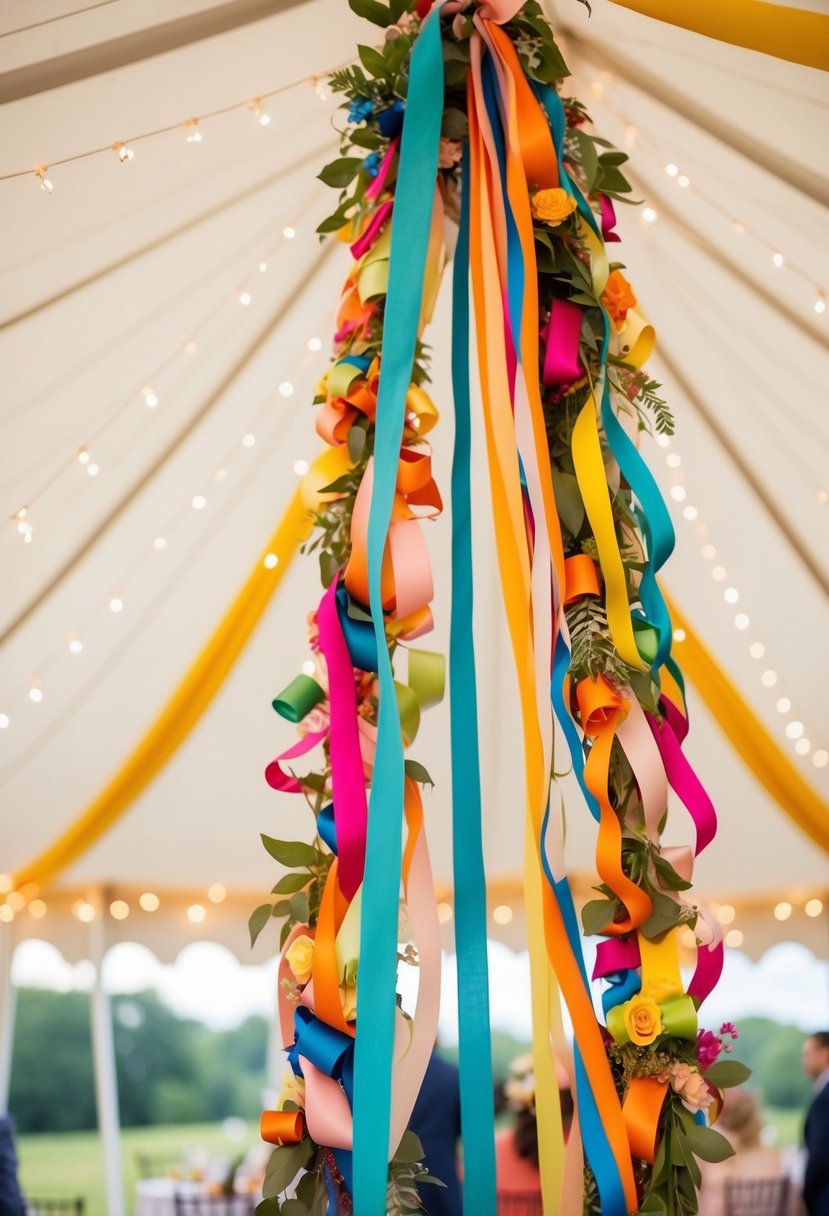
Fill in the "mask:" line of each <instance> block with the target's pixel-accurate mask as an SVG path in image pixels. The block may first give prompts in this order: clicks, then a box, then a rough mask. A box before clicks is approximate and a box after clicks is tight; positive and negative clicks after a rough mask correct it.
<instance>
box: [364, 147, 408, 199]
mask: <svg viewBox="0 0 829 1216" xmlns="http://www.w3.org/2000/svg"><path fill="white" fill-rule="evenodd" d="M399 142H400V140H399V139H393V140H392V141H391V143H390V144H389V146H388V148H387V150H386V155H385V156H384V157H383V160H382V162H381V164H380V168H379V169H378V170H377V176H376V177H375V178H374V180H373V181H372V182H371V184H370V185H369V186H368V187H367V189H366V192H365V195H364V197H365V198H367V199H368V200H369V201H372V200H373V199H375V198H379V197H380V194H381V193H382V190H383V187H384V186H385V184H386V178H387V177H388V175H389V171H390V170H391V167H392V163H393V161H394V154H395V152H396V151H397V145H398V143H399Z"/></svg>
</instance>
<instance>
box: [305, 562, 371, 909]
mask: <svg viewBox="0 0 829 1216" xmlns="http://www.w3.org/2000/svg"><path fill="white" fill-rule="evenodd" d="M336 594H337V579H334V580H333V581H332V583H331V586H330V587H329V588H328V590H327V591H326V592H325V594H324V595H323V597H322V599H321V600H320V606H319V612H318V613H317V622H318V624H319V631H320V632H319V641H320V650H321V651H322V653H323V655H324V656H325V662H326V666H327V668H328V697H329V701H330V705H331V725H330V727H329V736H328V741H329V747H330V749H331V788H332V792H333V796H334V823H335V826H336V832H337V855H338V857H339V868H338V877H339V883H340V889H341V891H342V893H343V895H344V896H345V897H346V899H348V900H351V899H353V898H354V894H355V892H356V890H357V888H358V887H359V885H360V883H361V882H362V881H363V866H364V864H365V852H366V822H367V818H368V810H367V805H366V783H365V777H364V775H363V759H362V754H361V751H360V731H359V727H358V718H357V694H356V691H355V688H354V665H353V663H352V662H351V655H350V654H349V651H348V647H347V645H346V642H345V637H344V636H343V630H342V625H341V624H340V617H339V613H338V612H337V601H336Z"/></svg>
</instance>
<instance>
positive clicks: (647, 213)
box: [642, 207, 659, 224]
mask: <svg viewBox="0 0 829 1216" xmlns="http://www.w3.org/2000/svg"><path fill="white" fill-rule="evenodd" d="M642 219H643V220H644V221H645V223H646V224H655V223H656V221H657V220H658V219H659V216H658V215H657V213H656V209H655V208H654V207H643V208H642Z"/></svg>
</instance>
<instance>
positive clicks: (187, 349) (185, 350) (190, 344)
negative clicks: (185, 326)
mask: <svg viewBox="0 0 829 1216" xmlns="http://www.w3.org/2000/svg"><path fill="white" fill-rule="evenodd" d="M198 349H199V344H198V342H196V340H195V338H188V339H187V341H186V342H185V343H184V344H183V345H182V348H181V350H182V354H185V355H194V354H195V353H196V351H197V350H198Z"/></svg>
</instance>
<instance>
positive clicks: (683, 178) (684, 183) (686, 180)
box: [676, 173, 691, 190]
mask: <svg viewBox="0 0 829 1216" xmlns="http://www.w3.org/2000/svg"><path fill="white" fill-rule="evenodd" d="M676 184H677V185H678V186H681V187H682V189H683V190H687V189H688V187H689V186H690V184H691V179H690V177H688V175H687V174H686V173H680V175H679V177H678V178H677V179H676Z"/></svg>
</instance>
